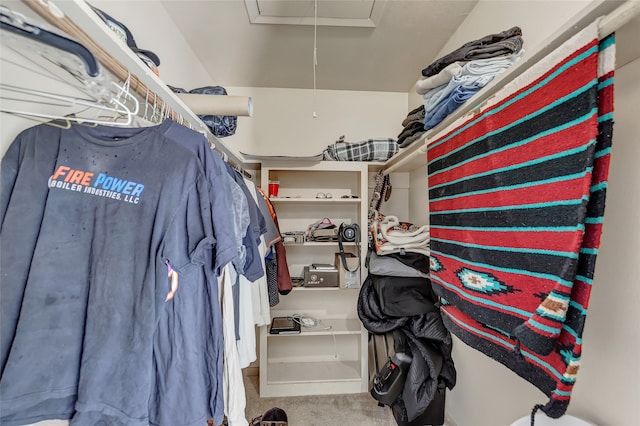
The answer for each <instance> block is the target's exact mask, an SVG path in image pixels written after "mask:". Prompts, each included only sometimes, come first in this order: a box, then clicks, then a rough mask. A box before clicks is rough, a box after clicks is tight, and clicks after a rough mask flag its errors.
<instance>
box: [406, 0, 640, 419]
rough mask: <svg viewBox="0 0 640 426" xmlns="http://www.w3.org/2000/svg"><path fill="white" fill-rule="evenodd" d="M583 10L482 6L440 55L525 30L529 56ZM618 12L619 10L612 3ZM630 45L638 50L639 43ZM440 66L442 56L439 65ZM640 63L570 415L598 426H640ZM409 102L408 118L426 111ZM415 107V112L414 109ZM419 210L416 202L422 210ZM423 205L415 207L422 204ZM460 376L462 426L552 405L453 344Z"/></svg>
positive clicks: (620, 142)
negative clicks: (515, 28) (490, 36)
mask: <svg viewBox="0 0 640 426" xmlns="http://www.w3.org/2000/svg"><path fill="white" fill-rule="evenodd" d="M586 3H590V5H589V7H591V6H592V3H600V2H584V1H560V2H548V1H529V2H524V1H510V2H504V1H485V0H481V1H480V3H478V5H477V7H476V8H475V9H474V10H473V11H472V13H471V14H470V15H469V17H468V18H467V20H466V21H465V22H464V24H463V25H462V26H461V27H460V28H459V29H458V31H457V32H456V34H455V35H454V37H452V39H451V40H450V41H449V43H448V44H447V46H445V47H444V48H443V50H442V52H441V54H444V53H448V52H449V51H451V50H453V49H455V48H457V47H458V46H459V45H461V44H463V43H464V41H468V40H471V39H474V38H476V36H482V35H484V34H487V33H489V32H493V31H494V30H496V29H498V30H501V29H506V28H508V27H510V26H511V25H519V26H520V27H521V28H522V29H523V34H524V38H525V47H526V48H527V49H529V53H531V51H532V50H533V49H534V48H536V47H537V48H539V47H540V46H539V45H538V46H536V44H539V43H540V42H541V41H542V40H545V39H546V38H547V36H548V35H549V34H552V33H554V32H556V31H557V30H558V29H559V27H560V26H562V23H563V22H565V21H566V20H568V19H569V18H571V16H572V15H574V14H579V13H581V12H582V11H583V9H584V8H585V7H586V6H585V5H586ZM609 3H611V2H609ZM629 38H633V40H631V39H626V40H621V39H620V38H619V39H618V42H619V44H622V43H637V40H638V39H639V38H640V34H638V32H636V33H635V34H633V36H631V37H629ZM438 56H441V55H438ZM638 75H640V59H636V60H635V61H633V62H631V63H629V64H628V65H626V66H624V67H623V68H620V69H618V70H616V83H615V84H616V91H615V96H616V101H615V108H616V111H615V127H614V141H613V153H612V164H611V171H610V178H609V190H608V195H607V211H606V215H605V224H604V231H603V236H602V244H601V248H600V254H599V257H598V261H597V267H596V273H595V279H594V283H593V292H592V295H591V299H590V307H589V315H588V319H587V322H586V328H585V332H584V335H583V340H584V346H583V358H582V365H581V369H580V373H579V374H578V377H577V383H576V385H575V387H574V390H573V395H572V399H571V403H570V405H569V408H568V411H567V412H568V413H569V414H572V415H575V416H579V417H583V418H585V419H587V420H589V421H591V422H593V423H596V424H598V425H599V426H635V425H638V424H640V405H639V404H638V401H640V384H639V383H640V368H638V366H637V360H638V359H640V343H639V342H640V339H639V338H640V325H639V321H638V314H637V312H638V306H640V303H639V302H640V286H639V285H638V284H640V280H638V276H639V275H638V274H639V273H640V266H639V265H640V262H639V261H638V260H640V219H639V217H640V216H639V215H638V213H637V212H638V211H639V209H640V193H639V191H638V187H639V185H640V171H639V168H638V163H639V162H640V145H639V144H638V137H637V135H638V133H639V132H640V124H639V123H638V120H637V111H638V109H637V105H638V104H639V102H640V85H639V84H638V81H637V76H638ZM416 97H417V96H412V95H411V94H410V96H409V108H411V105H413V106H415V105H418V104H419V103H420V102H421V99H419V97H417V98H418V100H417V101H416ZM412 102H415V103H413V104H412ZM410 180H411V195H410V197H409V200H410V212H411V215H412V219H411V220H413V221H415V220H416V219H415V218H414V216H416V215H421V214H425V213H426V208H425V206H426V205H427V204H426V188H425V187H424V186H421V183H422V184H423V185H425V184H426V167H425V168H420V169H417V170H414V171H413V172H411V174H410ZM414 200H415V201H414ZM414 202H415V203H417V204H416V205H417V207H416V205H414V204H413V203H414ZM453 357H454V360H455V363H456V368H457V371H458V382H457V385H456V387H455V389H454V390H453V391H452V392H450V393H449V394H448V395H447V413H448V415H449V417H450V418H451V420H453V421H454V422H455V424H457V426H503V425H505V426H506V425H509V424H510V423H511V422H512V421H514V420H515V419H517V418H519V417H523V416H526V415H528V414H529V412H530V411H531V408H532V407H533V405H534V404H537V403H544V402H546V401H547V398H546V397H545V396H544V395H543V394H542V393H541V392H540V391H538V390H537V389H536V388H535V387H533V385H531V384H529V383H528V382H526V381H525V380H523V379H520V378H519V377H518V376H517V375H516V374H515V373H512V372H511V371H510V370H508V369H507V368H506V367H503V366H502V365H501V364H499V363H498V362H496V361H494V360H492V359H490V358H489V357H487V356H485V355H483V354H482V353H480V352H478V351H476V350H474V349H471V348H469V347H468V346H466V345H465V344H464V343H462V342H461V341H460V340H458V339H457V338H454V352H453Z"/></svg>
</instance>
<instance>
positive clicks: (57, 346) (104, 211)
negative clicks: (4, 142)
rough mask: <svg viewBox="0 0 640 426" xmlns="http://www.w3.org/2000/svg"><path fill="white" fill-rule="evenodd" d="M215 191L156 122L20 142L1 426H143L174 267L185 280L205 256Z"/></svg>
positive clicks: (6, 245)
mask: <svg viewBox="0 0 640 426" xmlns="http://www.w3.org/2000/svg"><path fill="white" fill-rule="evenodd" d="M209 193H210V191H209V187H208V182H207V181H206V178H205V176H204V173H203V172H202V168H201V167H200V164H199V160H198V158H197V157H196V156H195V155H193V153H191V152H189V151H188V150H185V149H184V148H183V147H180V146H178V145H177V144H176V143H174V142H173V141H171V140H170V139H169V138H167V137H166V136H165V135H163V134H162V132H161V131H159V127H157V126H155V127H150V128H142V129H140V128H138V129H133V128H111V127H107V126H98V127H96V128H90V127H83V126H73V127H71V128H70V129H59V128H54V127H51V126H47V125H40V126H36V127H34V128H31V129H27V130H25V131H24V132H22V133H21V134H20V135H19V136H18V137H17V138H16V140H15V141H14V142H13V143H12V145H11V146H10V147H9V150H8V151H7V153H6V155H5V156H4V158H3V161H2V196H1V199H2V204H1V206H2V211H1V217H2V229H1V231H0V249H1V254H0V266H1V268H2V273H3V279H2V283H1V291H2V321H1V325H0V330H1V341H0V342H1V348H2V349H1V358H0V362H1V366H2V377H1V378H0V390H1V392H2V396H3V398H2V402H1V404H2V405H1V413H2V414H1V415H2V417H1V419H2V423H3V424H7V425H14V424H15V425H18V424H25V423H33V422H36V421H39V420H44V419H51V418H62V419H71V424H76V425H83V424H86V425H89V424H90V425H95V424H98V423H99V422H106V423H108V424H128V425H136V424H139V425H146V424H148V421H149V418H148V417H149V413H148V401H149V391H148V389H149V388H150V386H151V383H152V374H153V373H152V366H151V362H150V355H151V353H152V349H153V334H154V328H155V323H156V321H157V318H158V316H159V313H160V311H161V310H162V309H163V307H164V304H165V298H166V296H167V291H168V288H169V284H168V279H167V267H166V265H165V261H166V262H168V263H169V264H170V265H171V267H172V268H173V270H175V271H177V272H178V273H179V275H188V274H189V273H191V272H193V270H194V269H196V268H197V267H198V266H199V265H202V264H203V262H204V261H205V259H206V256H205V255H204V253H205V251H206V250H208V249H210V247H211V246H212V245H213V243H214V237H213V230H212V229H211V219H210V212H209V209H210V200H209ZM207 217H209V219H207ZM141 236H144V238H141ZM25 372H29V373H28V374H25Z"/></svg>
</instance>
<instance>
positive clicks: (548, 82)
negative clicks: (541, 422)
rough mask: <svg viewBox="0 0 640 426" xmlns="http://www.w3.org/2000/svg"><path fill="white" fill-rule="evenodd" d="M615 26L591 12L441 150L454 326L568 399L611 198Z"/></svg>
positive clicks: (433, 150) (433, 207)
mask: <svg viewBox="0 0 640 426" xmlns="http://www.w3.org/2000/svg"><path fill="white" fill-rule="evenodd" d="M614 55H615V44H614V38H613V36H610V37H608V38H606V39H604V40H601V41H599V40H598V34H597V26H596V25H595V24H594V25H591V26H590V27H589V28H587V29H585V30H583V31H582V32H580V33H579V34H578V35H576V36H575V37H573V38H572V39H571V40H569V41H568V42H566V43H565V44H563V46H561V47H560V48H558V49H556V50H555V51H554V52H552V53H551V54H549V55H548V56H547V57H546V58H545V59H543V60H542V61H540V62H539V63H537V64H535V65H534V66H532V67H531V68H530V69H529V70H527V71H525V72H524V73H523V74H522V75H520V76H518V77H517V78H516V79H514V80H513V81H512V82H510V83H509V84H507V85H506V86H505V87H504V89H501V90H500V91H499V92H498V93H497V94H496V95H495V96H493V97H492V98H491V99H489V100H488V101H487V102H486V103H485V104H483V105H481V106H480V107H479V108H478V109H477V110H476V111H474V112H473V113H470V114H467V115H466V116H465V117H462V118H461V119H459V120H458V121H456V122H454V123H453V124H451V125H450V126H449V127H448V128H447V129H445V131H444V132H443V133H442V134H443V136H441V137H439V138H438V139H436V140H434V141H433V142H430V143H429V145H428V151H427V161H428V183H429V218H430V231H431V241H430V244H431V281H432V284H433V286H434V288H435V290H436V292H437V294H438V295H439V296H440V297H441V299H442V303H443V305H442V308H441V310H442V313H443V319H444V321H445V324H446V326H447V327H448V328H449V329H450V331H451V332H452V333H453V334H455V335H456V336H458V337H459V338H460V339H461V340H462V341H464V342H465V343H466V344H468V345H469V346H471V347H473V348H475V349H477V350H479V351H481V352H483V353H485V354H486V355H488V356H490V357H491V358H493V359H495V360H497V361H499V362H501V363H502V364H504V365H505V366H507V367H508V368H509V369H511V370H513V371H514V372H516V373H517V374H518V375H520V376H521V377H523V378H524V379H525V380H527V381H529V382H530V383H532V384H533V385H535V386H536V387H537V388H539V389H540V390H541V391H543V392H544V393H545V394H546V395H547V396H549V398H550V400H549V402H548V403H547V404H546V405H544V406H538V407H537V408H542V410H543V411H544V412H545V413H546V414H547V415H549V416H550V417H554V418H557V417H560V416H561V415H563V414H564V413H565V411H566V408H567V406H568V404H569V400H570V397H571V391H572V388H573V385H574V383H575V380H576V374H577V372H578V369H579V365H580V357H581V352H582V332H583V327H584V323H585V318H586V316H587V308H588V305H589V295H590V291H591V285H592V279H593V273H594V267H595V259H596V254H597V251H598V246H599V243H600V234H601V227H602V219H603V213H604V205H605V191H606V186H607V174H608V169H609V157H610V149H611V139H612V126H613V121H612V115H613V66H614Z"/></svg>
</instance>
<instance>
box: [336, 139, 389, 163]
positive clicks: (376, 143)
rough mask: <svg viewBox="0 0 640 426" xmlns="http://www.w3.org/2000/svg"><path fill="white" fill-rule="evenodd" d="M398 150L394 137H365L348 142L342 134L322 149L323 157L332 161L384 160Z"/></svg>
mask: <svg viewBox="0 0 640 426" xmlns="http://www.w3.org/2000/svg"><path fill="white" fill-rule="evenodd" d="M396 152H398V143H397V142H396V140H395V139H390V138H381V139H367V140H366V141H362V142H357V143H350V142H345V141H344V136H340V138H339V139H338V140H337V141H336V143H334V144H332V145H329V146H328V147H327V149H325V150H324V159H325V160H333V161H386V160H388V159H389V158H391V157H393V155H394V154H395V153H396Z"/></svg>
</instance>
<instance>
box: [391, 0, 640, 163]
mask: <svg viewBox="0 0 640 426" xmlns="http://www.w3.org/2000/svg"><path fill="white" fill-rule="evenodd" d="M639 15H640V1H638V0H627V1H626V2H624V3H623V4H621V5H620V6H618V7H617V8H616V9H614V10H613V11H611V12H610V13H608V14H607V15H605V16H602V17H597V16H596V17H595V18H594V17H589V14H587V15H586V16H581V17H579V18H578V19H577V20H576V21H575V22H573V23H572V24H570V25H569V24H568V25H567V26H568V27H569V29H568V30H566V31H564V32H562V33H561V34H560V35H556V36H554V37H553V38H552V39H551V40H550V41H549V42H548V43H547V45H546V46H545V48H543V49H541V50H540V51H538V52H536V53H535V54H533V55H532V56H531V57H529V58H527V59H526V60H523V61H520V62H516V63H515V64H514V65H513V69H512V70H511V71H507V72H506V73H504V74H503V75H502V76H501V77H498V78H497V79H496V80H495V81H494V84H491V85H489V86H487V87H486V89H487V90H483V91H481V92H480V96H481V98H480V99H483V100H482V101H478V100H477V99H473V98H471V100H472V101H475V102H467V103H466V104H464V105H463V106H462V107H460V108H459V109H457V110H456V111H455V112H454V113H453V114H451V115H450V116H449V117H447V118H445V119H444V120H443V121H442V122H441V123H440V124H438V125H437V126H436V127H434V128H433V129H431V130H430V131H429V132H428V134H427V135H426V136H424V137H423V138H421V139H420V140H422V141H423V143H422V144H420V145H418V146H416V147H414V148H413V149H411V150H410V151H407V153H406V154H405V155H402V154H403V153H402V152H401V153H400V154H398V156H399V157H398V158H397V161H394V158H393V157H392V158H391V159H390V160H389V161H388V162H387V163H389V162H391V164H390V165H388V166H386V167H383V169H382V170H383V173H384V174H389V173H393V172H395V171H397V170H399V169H401V168H402V167H403V166H405V165H406V164H409V163H412V164H413V163H414V162H416V161H419V157H422V156H424V155H425V154H426V152H427V145H428V141H429V139H430V138H431V137H432V136H435V135H437V134H439V133H440V131H441V130H442V129H445V128H446V127H447V126H449V125H450V124H451V123H453V122H454V121H455V120H457V119H458V118H460V117H462V116H463V115H465V114H467V113H468V112H469V111H471V110H472V109H475V108H477V107H479V106H480V105H482V103H483V102H484V100H485V99H488V98H489V97H491V96H492V95H493V94H494V93H495V92H497V91H498V90H499V89H500V87H501V86H502V85H504V84H506V83H508V82H509V81H511V80H513V79H515V78H516V77H517V76H518V75H520V74H521V73H523V72H524V71H525V70H526V69H527V64H535V63H536V62H538V61H539V60H540V59H542V57H544V56H545V55H547V54H548V53H549V52H551V51H552V50H553V49H555V48H556V47H558V46H559V45H560V44H562V43H564V42H565V41H566V40H568V39H569V38H571V37H572V36H573V35H574V34H577V33H578V31H579V30H580V29H582V28H584V27H585V26H586V25H587V24H588V23H589V22H593V21H594V19H596V20H597V19H600V20H599V21H598V37H600V38H601V39H603V38H605V37H606V36H608V35H609V34H611V33H613V32H615V31H616V30H618V29H619V28H621V27H622V26H624V25H625V24H627V23H628V22H629V21H631V20H632V19H634V18H635V17H637V16H639ZM585 18H586V19H585ZM495 82H499V83H500V84H495ZM408 149H409V148H408ZM421 165H422V166H424V165H426V162H422V163H421ZM416 168H417V167H416Z"/></svg>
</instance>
